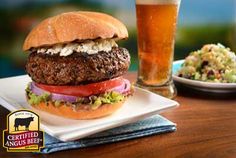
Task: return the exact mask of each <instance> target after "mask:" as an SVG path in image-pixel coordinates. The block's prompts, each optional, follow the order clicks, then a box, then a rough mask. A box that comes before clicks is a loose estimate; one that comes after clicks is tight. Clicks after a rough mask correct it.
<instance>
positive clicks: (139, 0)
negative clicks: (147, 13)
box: [136, 0, 181, 5]
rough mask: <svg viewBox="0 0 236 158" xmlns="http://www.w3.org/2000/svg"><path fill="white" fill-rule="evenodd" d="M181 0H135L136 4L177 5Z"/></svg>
mask: <svg viewBox="0 0 236 158" xmlns="http://www.w3.org/2000/svg"><path fill="white" fill-rule="evenodd" d="M180 1H181V0H136V4H146V5H151V4H179V3H180Z"/></svg>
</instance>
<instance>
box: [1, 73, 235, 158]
mask: <svg viewBox="0 0 236 158" xmlns="http://www.w3.org/2000/svg"><path fill="white" fill-rule="evenodd" d="M126 77H127V78H128V79H130V80H131V81H135V78H136V73H131V72H129V73H128V74H127V75H126ZM178 90H179V91H178V96H177V97H176V98H175V100H176V101H178V102H179V103H180V106H179V107H177V108H175V109H171V110H168V111H165V112H163V113H162V114H161V115H162V116H164V117H166V118H167V119H169V120H171V121H173V122H175V123H177V131H176V132H172V133H166V134H161V135H154V136H147V137H144V138H138V139H133V140H128V141H122V142H117V143H111V144H106V145H100V146H95V147H89V148H84V149H74V150H67V151H61V152H57V153H52V154H47V155H42V154H32V153H7V152H6V150H5V149H3V148H2V147H1V149H0V157H1V158H5V157H14V158H16V157H24V158H26V157H27V158H28V157H48V158H54V157H55V158H62V157H66V158H73V157H78V158H87V157H91V158H98V157H99V158H116V157H122V158H133V157H138V158H149V157H153V158H156V157H162V158H163V157H181V158H182V157H187V158H190V157H191V158H193V157H196V158H200V157H209V158H211V157H212V158H217V157H219V158H222V157H232V158H233V157H235V158H236V95H235V94H232V95H231V96H223V95H217V96H216V95H211V94H204V95H202V93H200V92H194V91H193V90H191V89H186V88H181V89H178ZM8 113H9V111H7V110H6V109H4V108H3V107H2V106H0V120H1V124H0V129H1V131H2V130H3V129H5V128H6V115H7V114H8ZM1 134H2V132H1ZM1 138H2V136H1ZM1 141H2V140H1ZM1 143H2V142H1Z"/></svg>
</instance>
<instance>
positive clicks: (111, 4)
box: [0, 0, 236, 78]
mask: <svg viewBox="0 0 236 158" xmlns="http://www.w3.org/2000/svg"><path fill="white" fill-rule="evenodd" d="M74 10H89V11H99V12H105V13H108V14H111V15H113V16H115V17H116V18H118V19H120V20H121V21H122V22H124V23H125V25H126V26H127V27H128V30H129V39H128V40H126V41H121V42H119V45H121V46H123V47H126V48H127V49H128V50H129V51H130V54H131V55H132V65H131V67H130V70H131V71H132V70H137V64H138V59H137V43H136V16H135V1H134V0H54V1H49V0H37V1H36V0H0V19H1V20H0V78H2V77H8V76H14V75H20V74H25V71H24V65H25V62H26V59H27V54H25V53H23V52H22V44H23V42H24V38H25V37H26V35H27V34H28V33H29V31H30V30H31V29H32V28H33V27H34V26H35V25H36V24H38V23H39V22H40V21H41V20H42V19H44V18H46V17H48V16H53V15H56V14H59V13H62V12H67V11H74ZM235 10H236V1H235V0H221V1H220V0H219V1H217V0H182V2H181V7H180V12H179V21H178V29H177V35H176V45H175V60H177V59H182V58H184V57H185V56H186V55H187V54H188V53H189V52H190V51H192V50H195V49H199V48H200V47H201V46H202V45H203V44H206V43H218V42H219V43H222V44H224V45H226V46H228V47H230V48H232V49H233V50H234V51H235V50H236V43H235V41H236V29H235V18H236V13H235Z"/></svg>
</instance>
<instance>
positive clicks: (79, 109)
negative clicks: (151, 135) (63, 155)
mask: <svg viewBox="0 0 236 158" xmlns="http://www.w3.org/2000/svg"><path fill="white" fill-rule="evenodd" d="M127 37H128V32H127V29H126V27H125V26H124V25H123V24H122V23H121V22H120V21H118V20H117V19H115V18H113V17H111V16H109V15H107V14H103V13H97V12H69V13H64V14H60V15H57V16H54V17H50V18H48V19H46V20H44V21H42V22H41V23H40V24H39V25H37V26H36V27H35V28H34V29H33V30H32V31H31V32H30V33H29V35H28V36H27V38H26V40H25V42H24V46H23V50H24V51H28V52H30V54H29V57H28V61H27V64H26V71H27V73H28V74H29V76H30V77H31V78H32V80H33V81H32V82H31V83H29V85H28V87H27V89H26V94H27V100H28V102H29V104H31V105H32V106H33V107H34V108H37V109H40V110H43V111H46V112H49V113H52V114H55V115H59V116H62V117H68V118H74V119H92V118H98V117H102V116H106V115H109V114H111V113H113V112H115V111H116V110H117V109H119V108H120V107H121V106H122V104H123V103H124V101H125V100H126V99H127V97H128V96H129V95H131V93H132V90H131V85H130V82H129V81H128V80H127V79H124V78H123V77H122V75H123V74H124V73H125V72H126V71H127V70H128V68H129V65H130V55H129V52H128V50H127V49H125V48H121V47H119V46H118V45H117V43H116V42H117V41H118V40H120V39H126V38H127Z"/></svg>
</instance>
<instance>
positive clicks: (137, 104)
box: [0, 75, 178, 141]
mask: <svg viewBox="0 0 236 158" xmlns="http://www.w3.org/2000/svg"><path fill="white" fill-rule="evenodd" d="M30 81H31V79H30V78H29V77H28V76H27V75H23V76H17V77H10V78H4V79H0V105H2V106H4V107H5V108H7V109H8V110H10V111H14V110H18V109H30V110H33V111H35V112H36V113H37V114H39V116H40V119H41V125H40V127H41V129H42V130H44V131H45V132H47V133H48V134H49V135H51V136H53V137H56V138H58V139H60V140H62V141H72V140H76V139H79V138H82V137H86V136H88V135H91V134H94V133H97V132H101V131H104V130H107V129H110V128H114V127H118V126H121V125H125V124H128V123H132V122H135V121H138V120H140V119H143V118H145V117H149V116H152V115H155V114H157V113H159V112H161V111H163V110H166V109H169V108H172V107H175V106H177V105H178V103H177V102H176V101H173V100H170V99H167V98H164V97H161V96H159V95H156V94H154V93H151V92H149V91H146V90H143V89H140V88H135V92H134V95H133V96H132V97H130V98H129V99H128V100H127V101H126V102H125V104H124V105H123V106H122V108H121V109H119V110H118V111H117V112H115V113H114V114H112V115H110V116H107V117H103V118H100V119H94V120H73V119H66V118H63V117H59V116H55V115H52V114H48V113H46V112H43V111H39V110H37V109H34V108H32V107H31V106H30V105H29V104H28V103H27V102H26V98H25V88H26V85H27V84H28V83H29V82H30Z"/></svg>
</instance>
